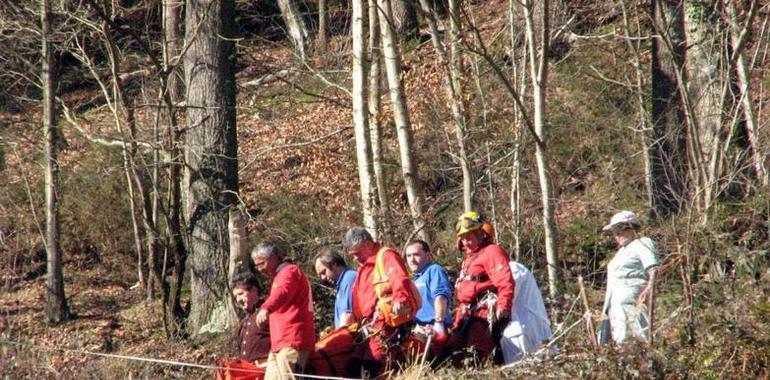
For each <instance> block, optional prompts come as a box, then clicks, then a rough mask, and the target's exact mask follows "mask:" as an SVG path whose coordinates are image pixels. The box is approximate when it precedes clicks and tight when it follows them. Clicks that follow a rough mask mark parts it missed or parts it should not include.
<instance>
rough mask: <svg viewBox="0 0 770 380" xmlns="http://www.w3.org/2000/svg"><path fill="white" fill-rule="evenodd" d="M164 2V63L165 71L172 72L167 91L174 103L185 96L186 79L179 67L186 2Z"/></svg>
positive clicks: (177, 0) (180, 0)
mask: <svg viewBox="0 0 770 380" xmlns="http://www.w3.org/2000/svg"><path fill="white" fill-rule="evenodd" d="M162 1H163V39H164V43H165V46H164V47H165V48H164V49H163V53H164V54H163V63H164V65H165V69H166V70H167V71H170V73H168V74H169V76H168V86H167V91H168V92H169V93H170V94H171V100H172V101H174V103H176V102H179V100H181V99H182V96H183V95H184V78H183V77H182V75H183V74H182V72H181V68H180V67H179V59H180V58H179V53H180V52H181V47H182V43H183V42H184V41H182V36H181V30H180V28H179V26H180V24H181V23H180V19H181V18H182V10H183V9H184V0H162Z"/></svg>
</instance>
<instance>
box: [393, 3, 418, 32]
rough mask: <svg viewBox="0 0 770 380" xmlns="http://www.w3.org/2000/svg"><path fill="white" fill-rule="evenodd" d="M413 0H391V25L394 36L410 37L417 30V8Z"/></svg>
mask: <svg viewBox="0 0 770 380" xmlns="http://www.w3.org/2000/svg"><path fill="white" fill-rule="evenodd" d="M415 6H416V5H415V2H414V1H413V0H391V1H390V7H391V8H390V9H391V17H389V19H390V20H391V22H392V26H393V29H394V32H395V33H396V36H399V37H406V38H411V37H412V36H414V35H416V34H417V32H418V28H419V25H418V23H417V10H416V9H415Z"/></svg>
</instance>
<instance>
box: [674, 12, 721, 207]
mask: <svg viewBox="0 0 770 380" xmlns="http://www.w3.org/2000/svg"><path fill="white" fill-rule="evenodd" d="M717 3H718V2H717V1H708V2H701V1H692V0H688V1H687V4H686V5H685V6H686V7H687V8H688V11H687V12H684V14H685V19H684V22H685V31H686V33H687V35H686V40H687V41H688V44H689V45H690V46H689V47H688V51H687V54H686V56H685V59H686V61H685V62H686V64H685V68H686V76H687V92H688V94H689V98H690V99H691V102H692V103H691V104H692V111H693V113H694V119H695V120H697V122H698V131H699V133H698V136H692V137H693V138H698V139H699V140H700V147H701V148H702V150H703V152H702V155H699V157H698V158H699V159H700V160H701V161H703V165H704V166H706V167H708V169H706V170H705V172H706V178H705V181H704V183H703V189H702V199H703V201H704V202H703V203H704V207H705V209H708V208H709V207H710V205H711V202H712V201H713V198H714V197H715V194H714V190H715V187H716V182H717V180H718V177H719V175H720V173H718V172H716V171H715V170H716V166H715V165H709V163H710V162H712V163H713V162H714V160H716V159H718V153H719V152H720V151H721V149H722V146H721V145H722V144H721V142H722V141H721V133H720V131H721V126H722V122H723V120H724V119H725V118H724V117H723V112H724V111H723V109H722V100H721V99H722V96H721V93H722V91H721V90H722V88H723V86H724V83H725V80H726V79H727V78H726V77H725V71H726V67H725V65H724V63H725V59H724V58H725V57H724V54H723V50H722V46H723V44H722V42H723V41H724V40H723V34H722V33H720V31H719V19H718V14H717V13H716V12H715V11H716V10H717V9H718V8H719V6H718V5H717ZM698 193H701V192H698Z"/></svg>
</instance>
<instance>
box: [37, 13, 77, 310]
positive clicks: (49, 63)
mask: <svg viewBox="0 0 770 380" xmlns="http://www.w3.org/2000/svg"><path fill="white" fill-rule="evenodd" d="M40 27H41V31H40V35H41V44H40V45H41V49H40V50H41V54H42V56H43V64H42V70H41V71H42V72H41V79H42V82H43V83H42V84H43V123H42V124H43V135H44V136H45V158H44V159H45V227H46V228H45V232H46V234H45V248H46V256H47V259H46V270H47V272H46V293H45V300H46V302H45V312H46V317H47V318H48V321H50V322H52V323H61V322H63V321H66V320H68V319H70V310H69V306H68V305H67V298H66V296H65V295H64V274H63V269H62V252H61V245H60V244H59V243H60V231H59V226H60V222H59V207H60V202H59V194H60V185H59V140H60V138H61V137H60V136H61V131H60V130H59V127H58V126H57V125H56V103H55V102H56V94H55V92H54V91H55V88H56V85H55V82H56V66H55V63H54V59H53V53H52V51H51V50H52V49H51V42H50V36H51V6H50V2H49V0H42V1H41V2H40Z"/></svg>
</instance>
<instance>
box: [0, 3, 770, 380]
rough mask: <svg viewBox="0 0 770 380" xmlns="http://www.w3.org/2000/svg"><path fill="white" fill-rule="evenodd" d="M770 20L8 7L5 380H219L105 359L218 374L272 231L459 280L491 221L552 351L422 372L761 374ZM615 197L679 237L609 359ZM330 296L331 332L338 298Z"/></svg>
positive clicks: (1, 268)
mask: <svg viewBox="0 0 770 380" xmlns="http://www.w3.org/2000/svg"><path fill="white" fill-rule="evenodd" d="M769 17H770V4H769V3H768V2H767V1H764V0H724V1H719V0H703V1H691V0H651V1H627V0H608V1H601V2H589V1H582V0H538V1H534V2H533V1H530V0H521V1H519V0H512V1H510V2H509V1H501V0H475V1H462V0H448V1H440V0H420V1H409V0H369V1H368V2H367V1H363V0H351V1H337V0H315V1H313V0H260V1H242V0H187V1H181V0H180V1H178V2H172V1H166V0H78V1H75V0H40V1H30V0H19V1H6V2H0V50H1V51H2V54H0V87H1V88H2V89H3V90H2V91H0V179H1V180H0V280H2V281H1V283H0V287H1V288H0V295H2V296H1V297H0V374H2V375H3V376H6V377H9V378H19V377H33V378H86V377H88V378H91V377H96V378H108V377H114V376H115V375H117V376H122V377H142V378H144V377H149V378H157V377H184V378H190V377H192V378H206V377H209V376H210V374H211V372H210V371H207V370H205V369H196V368H189V367H188V368H185V367H179V366H169V365H162V364H152V363H147V362H140V361H130V360H123V359H116V358H104V357H98V356H95V355H93V354H90V353H87V352H86V351H88V352H91V353H93V352H98V353H105V354H116V355H128V356H137V357H146V358H157V359H167V360H178V361H184V362H189V363H198V364H206V365H209V364H213V362H214V359H215V358H216V357H220V356H230V355H233V354H234V353H233V352H231V351H230V348H229V346H228V344H229V342H228V338H229V331H230V330H231V329H232V326H233V322H234V321H235V319H236V318H237V313H236V311H235V308H234V307H233V303H232V300H231V299H230V297H229V289H227V279H228V277H229V276H231V275H232V274H233V273H234V272H235V271H239V270H243V269H244V268H247V266H248V265H249V260H248V257H247V255H248V252H249V248H250V246H251V245H252V244H254V243H255V242H258V241H261V240H263V239H274V238H280V239H282V240H283V241H284V242H285V243H286V245H287V246H288V247H290V249H291V252H292V256H293V258H294V260H295V261H296V262H298V263H300V264H301V265H302V266H303V268H305V269H306V271H307V273H312V265H311V263H310V258H311V257H312V256H313V255H314V254H315V253H316V252H317V251H318V249H320V248H321V247H324V246H332V247H336V248H340V237H341V234H342V233H343V232H344V231H345V230H346V229H347V228H348V227H350V226H352V225H359V224H360V225H365V226H366V227H367V228H369V229H370V230H371V231H372V232H373V233H374V234H376V235H377V236H378V238H379V239H381V240H383V241H384V242H386V243H388V244H391V245H393V246H395V247H401V245H402V244H403V243H404V242H405V241H407V240H408V239H409V238H410V237H413V236H421V237H424V238H426V239H427V240H429V241H430V242H431V244H432V245H433V247H434V252H435V253H434V255H435V256H436V257H437V259H438V260H439V261H440V262H441V263H443V264H445V265H446V266H447V267H448V268H450V271H456V267H457V264H458V262H459V259H460V254H459V252H458V251H457V249H456V246H455V240H454V231H453V227H454V221H455V219H456V217H457V215H459V214H460V213H461V212H462V211H463V210H469V209H476V210H479V211H482V212H483V213H484V214H486V215H487V217H488V218H489V219H490V220H491V221H493V223H494V225H495V226H496V227H497V235H498V236H497V240H498V241H499V242H500V244H501V245H502V246H503V247H504V248H506V249H507V250H508V251H509V252H510V253H511V255H512V257H514V258H516V259H517V260H518V261H520V262H522V263H523V264H525V265H526V266H528V267H529V268H531V269H532V270H533V271H534V273H535V274H536V276H537V278H538V280H539V283H540V286H541V289H542V291H543V293H544V294H545V295H547V296H548V298H549V305H548V307H549V311H550V312H551V315H552V322H553V323H554V326H553V329H554V331H555V335H556V336H558V340H557V341H556V344H557V345H558V347H559V351H560V354H559V355H558V356H556V357H554V358H549V359H547V360H545V361H544V362H542V363H525V364H523V365H520V366H517V367H515V368H512V369H506V370H499V369H496V368H492V367H488V368H483V369H480V370H478V371H462V372H458V371H456V370H453V369H447V368H445V369H441V370H439V371H436V372H430V373H428V374H426V373H425V372H424V369H422V368H420V367H419V366H412V367H410V368H409V369H408V370H407V371H406V372H405V373H404V374H402V375H401V376H402V377H404V378H409V377H415V378H416V377H425V376H428V377H443V378H458V377H462V378H488V377H490V376H496V377H497V376H501V377H525V376H532V375H534V376H538V377H558V378H564V377H578V376H579V377H597V378H609V377H613V378H615V377H670V378H688V377H694V378H724V377H728V378H766V377H768V370H767V368H768V366H769V365H770V363H769V362H770V338H769V337H770V298H769V297H768V294H770V271H769V270H768V268H769V267H770V251H769V249H770V240H769V239H770V234H768V219H769V218H770V197H769V196H768V187H769V186H770V172H769V171H768V165H769V164H770V162H768V153H770V145H769V144H770V131H768V127H769V126H768V123H769V122H768V118H767V117H766V114H767V106H768V101H769V100H770V96H769V95H768V94H767V92H766V91H768V90H766V87H770V70H767V69H766V68H767V67H768V64H769V63H770V57H768V45H769V44H770V23H768V19H769ZM622 209H630V210H634V211H636V212H637V213H639V214H640V215H644V216H645V222H646V223H645V224H646V226H645V229H644V233H645V234H646V235H648V236H651V237H652V238H654V239H655V240H656V242H657V243H658V247H659V251H660V256H661V257H660V259H661V261H662V269H661V274H660V275H659V278H660V281H659V283H658V285H657V289H656V290H657V292H656V298H657V303H656V309H655V326H654V330H655V334H654V338H655V339H654V342H653V343H652V345H651V346H650V345H647V344H646V343H641V342H640V343H638V344H629V345H626V346H623V347H604V348H595V347H594V346H593V344H592V341H591V339H590V337H589V335H588V334H587V329H586V327H585V325H584V324H583V323H582V322H581V320H582V319H583V318H588V319H589V320H591V321H592V323H594V324H595V323H596V321H597V319H598V313H599V311H598V310H599V309H600V307H601V303H602V300H603V292H604V285H605V281H604V280H605V279H604V276H605V267H606V264H607V262H608V261H609V258H610V257H611V256H612V255H613V254H614V249H615V247H614V246H613V244H611V242H610V240H609V239H608V238H607V237H606V236H603V235H602V234H601V233H600V228H601V226H602V225H603V224H605V223H606V222H607V220H608V219H609V217H610V216H611V215H612V214H613V213H614V212H617V211H619V210H622ZM313 277H314V276H313ZM579 278H582V279H584V280H585V287H586V290H585V294H586V296H587V304H588V305H587V307H588V308H589V309H590V312H591V313H592V314H588V317H586V305H584V304H583V302H582V301H581V300H580V297H579V295H580V288H579V286H578V279H579ZM313 286H314V295H315V298H316V303H317V307H318V315H317V324H318V327H319V330H320V329H322V328H323V327H324V326H328V325H330V320H331V315H330V313H331V310H329V307H330V304H331V299H332V294H331V289H328V288H325V287H323V286H322V285H320V284H318V283H317V282H316V281H314V284H313ZM327 311H328V312H327ZM420 371H423V372H420Z"/></svg>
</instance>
